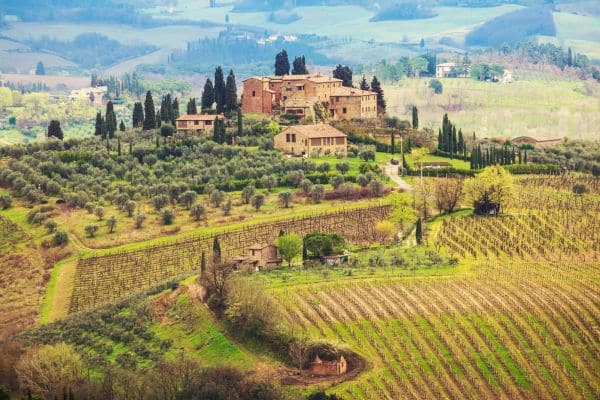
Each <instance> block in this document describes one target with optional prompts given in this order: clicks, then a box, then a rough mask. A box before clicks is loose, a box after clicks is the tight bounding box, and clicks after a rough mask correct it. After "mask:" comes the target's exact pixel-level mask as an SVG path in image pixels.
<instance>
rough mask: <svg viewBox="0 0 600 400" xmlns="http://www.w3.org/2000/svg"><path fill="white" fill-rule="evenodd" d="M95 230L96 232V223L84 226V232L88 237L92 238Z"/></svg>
mask: <svg viewBox="0 0 600 400" xmlns="http://www.w3.org/2000/svg"><path fill="white" fill-rule="evenodd" d="M96 232H98V225H96V224H90V225H86V226H85V233H86V234H87V236H88V237H90V238H93V237H94V236H95V235H96Z"/></svg>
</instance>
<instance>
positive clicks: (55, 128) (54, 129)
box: [47, 119, 64, 140]
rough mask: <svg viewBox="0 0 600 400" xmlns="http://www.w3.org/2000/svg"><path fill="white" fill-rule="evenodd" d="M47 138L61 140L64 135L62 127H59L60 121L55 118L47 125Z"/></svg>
mask: <svg viewBox="0 0 600 400" xmlns="http://www.w3.org/2000/svg"><path fill="white" fill-rule="evenodd" d="M47 135H48V138H51V137H53V138H56V139H59V140H63V138H64V136H63V131H62V128H61V127H60V121H57V120H55V119H53V120H52V121H50V125H48V134H47Z"/></svg>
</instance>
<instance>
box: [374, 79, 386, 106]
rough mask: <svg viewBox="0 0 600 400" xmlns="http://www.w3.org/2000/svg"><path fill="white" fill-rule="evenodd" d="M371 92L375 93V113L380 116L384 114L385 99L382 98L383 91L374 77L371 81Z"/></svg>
mask: <svg viewBox="0 0 600 400" xmlns="http://www.w3.org/2000/svg"><path fill="white" fill-rule="evenodd" d="M371 91H373V92H375V93H377V111H378V112H379V113H380V114H383V113H385V107H386V104H385V99H384V98H383V89H382V88H381V83H380V82H379V80H378V79H377V77H376V76H374V77H373V80H371Z"/></svg>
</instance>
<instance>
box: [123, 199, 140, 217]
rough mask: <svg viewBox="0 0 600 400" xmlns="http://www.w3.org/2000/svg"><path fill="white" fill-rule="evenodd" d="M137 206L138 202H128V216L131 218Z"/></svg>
mask: <svg viewBox="0 0 600 400" xmlns="http://www.w3.org/2000/svg"><path fill="white" fill-rule="evenodd" d="M136 206H137V204H136V202H135V201H133V200H127V202H126V203H125V207H124V208H125V211H127V216H128V217H130V218H131V216H132V215H133V212H134V211H135V207H136Z"/></svg>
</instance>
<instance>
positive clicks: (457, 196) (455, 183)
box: [434, 177, 463, 213]
mask: <svg viewBox="0 0 600 400" xmlns="http://www.w3.org/2000/svg"><path fill="white" fill-rule="evenodd" d="M462 188H463V178H462V177H455V178H445V179H438V180H437V182H436V183H435V186H434V194H435V204H436V208H437V209H438V210H439V211H440V212H447V213H451V212H452V211H454V209H455V208H456V206H457V205H458V203H459V202H460V200H461V198H462Z"/></svg>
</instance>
